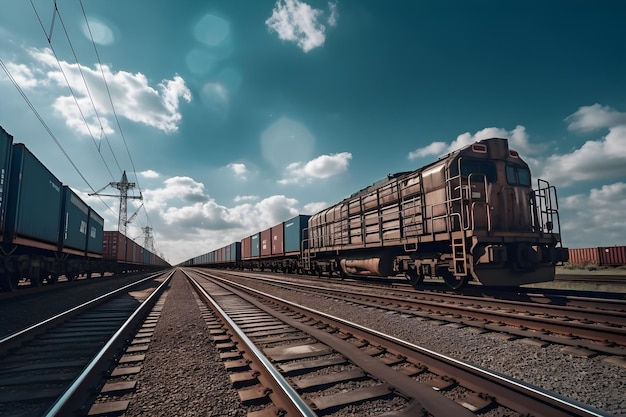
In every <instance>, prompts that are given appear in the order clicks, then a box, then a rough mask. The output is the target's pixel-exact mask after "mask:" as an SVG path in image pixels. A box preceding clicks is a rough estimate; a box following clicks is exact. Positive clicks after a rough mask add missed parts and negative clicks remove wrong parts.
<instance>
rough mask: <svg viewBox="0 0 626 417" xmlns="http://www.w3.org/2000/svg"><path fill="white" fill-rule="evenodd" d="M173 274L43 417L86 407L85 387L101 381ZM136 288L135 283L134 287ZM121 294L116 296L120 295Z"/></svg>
mask: <svg viewBox="0 0 626 417" xmlns="http://www.w3.org/2000/svg"><path fill="white" fill-rule="evenodd" d="M174 272H175V270H172V271H170V273H169V276H168V277H167V278H166V279H165V281H163V283H162V284H161V285H159V286H158V287H157V289H156V290H155V291H153V292H152V294H150V296H149V297H148V298H146V300H145V301H144V302H143V303H141V305H140V306H139V307H138V308H137V309H136V310H135V311H134V312H133V313H132V315H131V316H130V317H129V318H128V319H126V321H125V322H124V324H123V325H122V327H121V328H120V329H118V330H117V332H115V334H114V335H113V336H112V337H111V339H109V341H108V342H107V343H106V345H105V346H104V347H103V348H102V349H100V351H99V352H98V353H97V354H96V356H94V358H93V359H92V360H91V361H90V362H89V364H87V365H86V366H85V368H84V369H83V371H82V372H81V373H80V374H79V375H78V376H77V377H76V378H75V379H74V381H73V382H72V384H71V385H70V386H69V387H68V388H67V389H66V390H65V391H64V393H63V394H62V395H61V396H60V397H59V398H58V399H57V400H56V401H55V402H54V404H52V405H51V406H50V407H49V408H48V410H47V411H46V412H45V413H44V414H43V416H45V417H55V416H68V415H72V414H74V412H75V411H76V410H77V409H79V408H80V407H82V406H83V405H84V403H85V399H86V398H87V397H88V396H89V395H90V394H91V393H90V392H89V393H86V392H85V389H84V387H85V386H86V385H91V384H90V383H91V382H93V381H97V380H98V379H99V378H101V375H100V374H101V372H103V371H105V370H106V368H107V367H108V363H109V362H110V360H111V357H112V356H113V353H114V351H115V350H116V349H117V348H118V346H119V345H120V344H123V343H124V342H125V338H126V336H127V335H128V334H129V332H131V331H132V330H133V329H134V326H135V325H136V324H137V322H139V321H141V320H143V318H144V316H145V314H144V313H146V314H147V312H149V310H150V309H151V308H152V306H153V305H154V304H155V303H156V302H157V300H158V299H159V297H160V295H161V293H162V292H163V291H164V290H165V288H166V287H167V286H168V285H169V282H170V280H171V278H172V276H173V275H174ZM158 275H163V274H155V275H153V276H152V277H151V278H146V279H144V280H142V281H140V282H145V281H146V280H149V279H152V278H154V277H155V276H158ZM136 284H137V283H136ZM136 284H131V285H127V286H125V287H124V288H123V289H129V287H132V286H133V285H136ZM119 291H120V290H117V291H116V292H117V293H119Z"/></svg>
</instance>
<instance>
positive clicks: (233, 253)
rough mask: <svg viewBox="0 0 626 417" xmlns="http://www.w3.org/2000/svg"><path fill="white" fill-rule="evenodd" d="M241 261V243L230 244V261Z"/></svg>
mask: <svg viewBox="0 0 626 417" xmlns="http://www.w3.org/2000/svg"><path fill="white" fill-rule="evenodd" d="M240 260H241V242H235V243H231V244H230V261H231V262H237V261H240Z"/></svg>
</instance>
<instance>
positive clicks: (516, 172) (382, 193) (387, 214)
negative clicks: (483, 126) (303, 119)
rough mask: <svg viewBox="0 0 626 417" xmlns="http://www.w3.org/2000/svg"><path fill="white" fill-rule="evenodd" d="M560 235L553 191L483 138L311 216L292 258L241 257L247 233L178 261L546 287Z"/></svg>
mask: <svg viewBox="0 0 626 417" xmlns="http://www.w3.org/2000/svg"><path fill="white" fill-rule="evenodd" d="M272 229H273V228H270V231H271V230H272ZM560 229H561V226H560V220H559V213H558V200H557V195H556V189H555V187H554V186H551V185H550V184H549V183H548V182H547V181H543V180H537V187H536V188H535V189H533V187H532V181H531V174H530V169H529V167H528V164H526V163H525V162H524V161H523V160H522V159H521V158H520V155H519V153H518V152H516V151H514V150H512V149H509V145H508V140H507V139H502V138H491V139H484V140H481V141H478V142H475V143H473V144H470V145H468V146H465V147H463V148H461V149H459V150H456V151H454V152H451V153H449V154H447V155H445V156H443V157H441V158H439V160H437V161H436V162H433V163H431V164H429V165H426V166H424V167H422V168H419V169H417V170H415V171H408V172H399V173H396V174H389V175H388V176H387V178H385V179H383V180H381V181H378V182H376V183H374V184H372V185H370V186H369V187H366V188H364V189H362V190H360V191H358V192H356V193H354V194H352V195H351V196H349V197H348V198H346V199H344V200H342V201H341V202H339V203H337V204H335V205H333V206H331V207H328V208H326V209H324V210H322V211H320V212H318V213H316V214H314V215H312V216H311V217H310V218H308V222H307V224H306V227H304V228H302V230H301V235H300V243H301V245H300V250H299V252H298V253H297V256H296V255H294V254H293V253H291V254H290V255H289V256H286V254H285V253H276V254H274V253H271V252H270V253H269V254H267V253H266V254H265V255H263V254H262V253H259V251H257V256H254V250H249V251H248V253H249V254H252V255H253V256H248V257H246V256H245V253H246V249H245V245H249V244H251V243H250V242H252V241H254V240H253V239H251V238H250V237H248V238H245V239H244V240H242V242H241V246H242V250H241V253H242V254H243V256H240V257H239V259H236V258H235V257H233V259H228V262H226V261H220V260H218V258H217V257H215V256H214V257H213V260H212V261H211V259H209V258H210V257H209V258H207V257H206V256H204V257H203V255H201V256H200V257H196V258H192V259H190V260H188V261H186V262H185V263H183V265H200V264H201V265H208V266H223V265H229V266H231V267H239V268H250V267H260V268H261V269H263V268H271V269H276V268H282V269H283V270H290V269H296V270H298V271H300V272H304V273H309V274H318V275H321V274H328V275H329V276H330V275H333V274H337V275H338V276H342V277H343V276H345V275H368V276H380V277H386V276H394V275H404V276H405V277H406V278H407V279H408V280H409V281H410V282H411V284H412V285H413V286H414V287H416V288H417V287H418V286H419V285H420V284H421V283H422V282H423V280H424V278H426V277H441V278H443V280H444V281H445V283H446V284H447V285H448V286H449V287H451V288H453V289H458V288H460V287H462V286H463V285H464V284H466V283H467V282H468V281H470V280H473V281H476V282H478V283H480V284H483V285H486V286H519V285H523V284H530V283H537V282H545V281H552V280H553V279H554V274H555V266H556V265H557V264H559V263H562V262H565V261H567V259H568V250H567V248H564V247H563V246H562V242H561V233H560ZM253 236H254V235H253ZM270 239H271V237H270ZM205 255H206V254H205ZM207 259H208V261H207Z"/></svg>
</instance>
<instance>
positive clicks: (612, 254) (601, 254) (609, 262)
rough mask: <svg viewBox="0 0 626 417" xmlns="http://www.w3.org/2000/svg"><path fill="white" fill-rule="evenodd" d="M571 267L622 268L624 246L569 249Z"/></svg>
mask: <svg viewBox="0 0 626 417" xmlns="http://www.w3.org/2000/svg"><path fill="white" fill-rule="evenodd" d="M569 263H570V264H571V265H589V264H590V265H598V266H623V265H626V246H600V247H595V248H573V249H569Z"/></svg>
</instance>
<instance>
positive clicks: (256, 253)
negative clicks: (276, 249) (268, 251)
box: [250, 233, 261, 258]
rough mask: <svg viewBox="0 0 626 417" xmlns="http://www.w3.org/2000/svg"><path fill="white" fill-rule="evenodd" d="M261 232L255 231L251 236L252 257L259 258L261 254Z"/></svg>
mask: <svg viewBox="0 0 626 417" xmlns="http://www.w3.org/2000/svg"><path fill="white" fill-rule="evenodd" d="M260 238H261V234H260V233H255V234H253V235H252V236H250V255H251V256H250V257H251V258H258V257H260V256H261V244H260Z"/></svg>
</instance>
